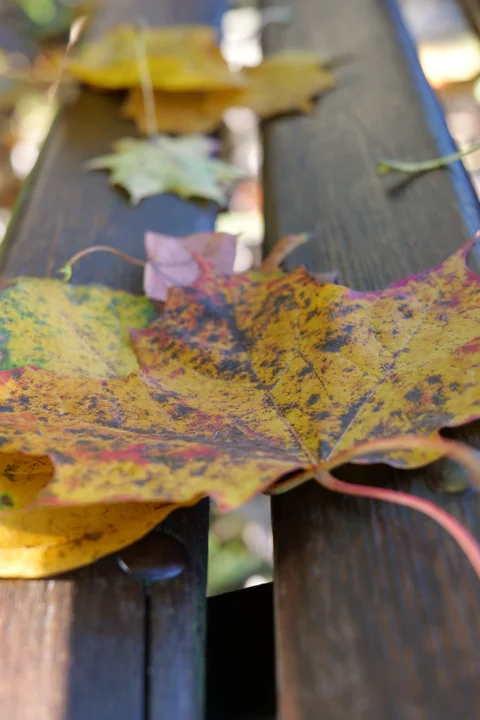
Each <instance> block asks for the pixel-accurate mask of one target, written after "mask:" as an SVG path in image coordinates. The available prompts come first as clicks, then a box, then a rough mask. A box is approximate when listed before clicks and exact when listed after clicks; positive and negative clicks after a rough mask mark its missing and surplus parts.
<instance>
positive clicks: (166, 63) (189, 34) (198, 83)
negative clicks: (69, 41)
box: [65, 25, 244, 91]
mask: <svg viewBox="0 0 480 720" xmlns="http://www.w3.org/2000/svg"><path fill="white" fill-rule="evenodd" d="M139 37H141V38H142V41H143V42H144V43H145V53H146V60H147V67H148V71H149V74H150V78H151V83H152V86H153V87H154V88H159V89H163V90H174V91H185V90H190V91H191V90H196V91H198V90H217V89H225V88H234V87H238V86H240V85H242V84H243V82H244V79H243V76H242V74H241V73H235V72H232V71H231V70H230V69H229V67H228V65H227V63H226V62H225V60H224V59H223V57H222V55H221V52H220V49H219V47H218V44H217V34H216V31H215V29H214V28H211V27H207V26H201V25H197V26H182V25H179V26H176V27H163V28H141V27H138V28H137V27H134V26H132V25H120V26H118V27H116V28H114V29H113V30H110V32H108V33H107V34H106V35H104V36H103V37H102V38H100V39H99V40H96V41H93V42H89V43H84V44H83V45H82V47H81V48H80V49H79V50H78V51H77V53H76V55H75V56H74V57H72V58H67V60H66V61H65V67H66V69H67V70H68V71H69V72H70V73H72V74H73V75H74V76H75V77H77V78H78V79H79V80H81V81H82V82H84V83H87V84H88V85H95V86H98V87H103V88H111V89H118V88H128V87H134V86H139V85H141V71H140V69H139V66H138V54H137V51H138V49H137V41H138V38H139Z"/></svg>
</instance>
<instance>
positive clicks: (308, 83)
mask: <svg viewBox="0 0 480 720" xmlns="http://www.w3.org/2000/svg"><path fill="white" fill-rule="evenodd" d="M242 72H243V76H244V78H245V86H244V87H242V88H238V89H236V90H229V91H214V92H208V93H172V92H159V91H157V92H156V93H155V114H156V121H157V126H158V130H159V131H160V132H172V133H195V132H201V133H202V132H210V131H212V130H214V129H215V128H216V127H217V126H218V125H219V124H220V122H221V120H222V117H223V115H224V113H225V111H226V110H227V109H228V108H229V107H248V108H250V109H251V110H253V111H254V112H255V113H256V114H257V115H258V116H259V117H261V118H267V117H271V116H273V115H279V114H281V113H286V112H291V111H295V110H300V111H305V112H306V111H308V110H310V109H311V107H312V98H313V97H315V96H317V95H318V94H319V93H321V92H325V91H326V90H330V89H331V88H332V87H333V86H334V84H335V81H334V77H333V75H332V73H331V72H330V71H329V70H326V69H324V68H322V66H321V65H320V62H319V60H318V57H316V55H314V54H313V53H310V52H305V51H296V50H289V51H285V52H282V53H278V54H276V55H272V56H270V57H267V58H266V59H265V60H264V61H263V62H262V63H261V64H260V65H258V66H256V67H251V68H244V70H243V71H242ZM123 114H124V115H125V116H126V117H129V118H132V119H133V120H135V122H136V124H137V126H138V127H139V128H140V130H141V131H142V132H144V133H147V134H148V127H147V122H146V117H145V109H144V101H143V95H142V91H141V89H140V88H133V89H132V90H131V91H130V93H129V95H128V98H127V100H126V103H125V105H124V106H123Z"/></svg>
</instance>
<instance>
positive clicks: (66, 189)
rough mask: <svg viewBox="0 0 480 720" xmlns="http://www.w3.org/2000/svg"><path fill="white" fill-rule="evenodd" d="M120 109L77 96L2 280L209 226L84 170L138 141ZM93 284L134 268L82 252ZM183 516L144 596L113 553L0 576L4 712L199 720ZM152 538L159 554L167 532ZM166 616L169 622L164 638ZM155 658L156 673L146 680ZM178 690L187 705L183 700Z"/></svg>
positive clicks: (215, 6)
mask: <svg viewBox="0 0 480 720" xmlns="http://www.w3.org/2000/svg"><path fill="white" fill-rule="evenodd" d="M223 7H224V2H223V0H222V1H220V0H182V2H181V3H180V2H178V1H177V0H162V2H156V0H142V2H136V3H134V2H132V1H131V0H111V1H110V2H106V3H104V10H103V12H102V14H101V15H100V16H99V17H98V18H97V20H96V22H95V25H94V27H93V29H92V30H93V34H94V35H98V34H99V33H100V32H102V31H104V30H105V29H107V28H108V27H109V26H111V25H113V24H116V23H118V22H120V21H124V20H135V19H138V18H139V17H140V16H141V17H143V18H144V19H145V20H146V21H147V22H148V23H150V24H152V25H153V24H160V23H165V24H166V23H179V22H206V23H210V24H218V22H219V17H220V12H221V9H222V8H223ZM119 106H120V95H107V94H103V93H100V92H94V91H87V90H85V91H83V92H82V93H81V95H80V97H79V100H78V102H77V103H76V104H75V105H73V106H70V107H67V108H65V109H64V110H63V111H62V112H61V113H60V115H59V116H58V118H57V119H56V122H55V124H54V127H53V129H52V131H51V133H50V135H49V138H48V140H47V142H46V144H45V147H44V149H43V151H42V153H41V157H40V160H39V162H38V164H37V166H36V168H35V169H34V171H33V173H32V175H31V177H30V180H29V182H28V183H27V185H26V187H25V190H24V192H23V194H22V202H21V203H19V205H18V206H17V208H16V211H15V216H14V220H13V222H12V224H11V227H10V230H9V233H8V237H7V239H6V240H5V241H4V243H3V246H2V257H1V271H2V274H3V275H8V276H16V275H22V274H28V275H37V276H45V275H47V276H49V275H54V274H55V271H56V269H57V268H60V267H61V266H62V265H63V264H64V263H65V262H66V261H67V260H68V259H69V258H70V257H71V256H72V254H74V253H75V252H77V251H78V250H81V249H82V248H86V247H88V246H90V245H92V244H96V243H100V244H111V245H114V246H115V247H117V248H119V249H121V250H123V251H124V252H127V253H129V254H131V255H136V256H138V257H143V255H144V250H143V235H144V232H145V230H157V231H160V232H165V233H168V234H175V235H182V234H188V233H193V232H198V231H201V230H210V229H212V227H213V223H214V218H215V212H216V208H215V207H214V206H213V205H207V204H203V205H202V206H199V205H197V204H195V203H190V202H185V201H183V200H180V199H179V198H177V197H174V196H171V195H164V196H158V197H154V198H150V199H148V200H145V201H144V202H143V203H142V204H141V205H140V206H139V207H137V208H133V207H131V206H130V205H129V203H128V200H127V198H126V196H125V195H123V194H122V192H121V191H118V190H114V189H112V188H111V187H110V186H109V184H108V176H107V175H106V174H105V173H88V174H87V173H86V172H85V171H84V170H83V169H82V166H83V163H84V162H85V161H86V160H88V159H90V158H92V157H94V156H96V155H99V154H104V153H105V152H108V150H109V148H110V146H111V143H112V142H113V141H114V140H115V139H117V138H119V137H122V136H129V135H135V130H134V127H133V125H132V124H131V123H129V122H127V121H126V120H123V119H122V118H120V116H119ZM92 281H98V282H104V283H107V284H109V285H111V286H113V287H119V288H124V289H129V290H132V291H134V292H135V291H138V292H141V288H142V279H141V272H140V271H139V269H138V268H133V267H132V266H130V265H127V264H125V263H122V262H120V261H118V260H117V259H115V258H112V257H111V256H108V255H104V254H102V255H100V254H99V255H96V256H91V257H88V258H86V259H85V261H84V262H83V261H82V263H81V264H79V265H78V266H76V267H75V269H74V277H73V282H75V283H80V282H92ZM179 515H181V517H180V519H178V518H175V517H172V519H171V520H169V521H168V523H167V525H166V528H167V531H168V532H173V533H176V534H177V535H178V537H179V538H180V540H181V541H182V542H183V543H184V545H185V547H186V551H187V553H188V555H189V558H190V565H191V568H192V570H191V572H189V573H187V574H184V575H183V576H182V577H181V578H180V579H179V580H176V581H174V582H172V583H171V584H170V583H169V582H168V581H166V582H164V583H162V584H161V585H159V586H158V587H157V588H156V589H155V590H154V591H152V593H151V596H150V599H149V600H148V599H146V596H145V593H144V591H143V590H142V587H141V586H140V585H139V584H138V583H136V581H135V580H133V579H132V578H131V577H129V576H127V575H125V574H123V573H122V571H121V570H120V568H119V567H118V564H117V563H116V561H115V559H114V558H109V559H107V560H105V561H102V562H100V563H97V564H96V565H94V566H92V567H91V568H88V569H85V570H81V571H77V572H75V573H71V574H69V575H66V576H62V577H59V578H58V579H54V580H45V581H35V582H23V581H17V582H6V581H2V582H0V628H2V643H1V644H0V667H1V672H0V703H1V706H2V711H1V715H2V717H3V716H5V717H8V718H9V720H86V719H87V718H92V717H93V718H95V720H146V719H147V718H148V720H157V719H159V720H167V718H168V719H170V718H176V717H177V718H179V719H180V718H181V720H197V718H200V717H201V714H202V703H203V699H202V695H203V660H202V645H203V635H204V623H205V591H206V554H207V532H208V505H207V504H206V503H203V504H201V505H200V506H198V507H197V508H193V509H189V510H185V511H183V512H182V513H181V514H180V513H179ZM169 528H170V530H169ZM172 528H173V529H172ZM158 543H159V546H160V548H161V543H162V533H158ZM150 616H151V617H150ZM160 617H163V618H164V620H165V619H166V620H168V627H167V626H166V625H165V627H164V629H163V630H161V629H159V627H160V622H159V618H160ZM150 619H151V622H150ZM166 620H165V622H166ZM187 622H188V628H187V627H186V623H187ZM150 626H151V628H152V635H151V639H150V640H149V644H148V647H146V645H145V638H146V637H147V636H148V632H147V633H146V630H148V628H149V627H150ZM167 630H168V632H167ZM167 636H168V637H167ZM5 637H6V638H7V641H5V640H4V638H5ZM150 642H151V643H152V646H151V651H150ZM149 654H150V656H151V659H152V667H151V673H150V675H149V677H148V678H146V667H145V661H146V657H148V656H149ZM165 668H172V670H171V671H170V672H169V674H168V682H169V683H172V684H173V683H174V685H172V686H171V687H172V688H173V689H172V690H171V692H170V694H169V695H168V697H163V698H161V695H162V693H163V692H164V690H165V688H166V682H167V679H166V676H165V674H164V673H165ZM173 668H174V672H173ZM180 670H181V672H180ZM146 689H150V690H151V693H152V702H151V703H150V702H149V698H146V697H145V690H146ZM180 689H181V691H182V693H184V694H185V696H187V697H189V698H190V699H191V700H190V702H189V703H188V704H185V703H184V701H183V699H182V698H183V695H182V696H181V695H180ZM182 703H183V704H182Z"/></svg>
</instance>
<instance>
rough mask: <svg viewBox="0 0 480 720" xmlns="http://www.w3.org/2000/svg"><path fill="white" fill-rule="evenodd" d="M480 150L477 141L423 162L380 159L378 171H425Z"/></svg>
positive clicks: (385, 172)
mask: <svg viewBox="0 0 480 720" xmlns="http://www.w3.org/2000/svg"><path fill="white" fill-rule="evenodd" d="M477 150H480V143H476V144H475V145H472V146H471V147H468V148H464V149H463V150H459V151H458V152H456V153H452V154H451V155H444V156H443V157H439V158H434V159H432V160H424V161H421V162H410V161H402V160H380V161H379V162H378V163H377V172H378V174H379V175H387V174H388V173H389V172H400V173H424V172H429V171H430V170H437V169H438V168H441V167H445V166H446V165H450V163H453V162H456V161H457V160H461V159H462V158H464V157H465V156H466V155H471V153H474V152H477Z"/></svg>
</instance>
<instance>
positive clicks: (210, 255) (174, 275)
mask: <svg viewBox="0 0 480 720" xmlns="http://www.w3.org/2000/svg"><path fill="white" fill-rule="evenodd" d="M236 248H237V239H236V236H235V235H229V234H228V233H207V232H205V233H195V234H194V235H188V236H187V237H184V238H178V237H172V236H169V235H162V234H161V233H155V232H147V233H145V252H146V255H147V262H146V264H145V272H144V275H143V287H144V291H145V295H147V297H149V298H150V299H152V300H160V301H163V302H164V301H165V300H166V299H167V294H168V288H169V287H171V286H172V285H178V286H181V287H186V286H188V285H192V283H194V282H195V280H196V279H197V277H198V275H199V273H200V269H199V267H198V263H197V261H196V259H195V256H198V257H202V258H204V259H205V260H208V262H210V263H212V264H213V265H214V266H215V267H216V268H218V269H219V270H221V271H222V272H223V273H225V274H226V275H231V274H232V273H233V264H234V262H235V254H236Z"/></svg>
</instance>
